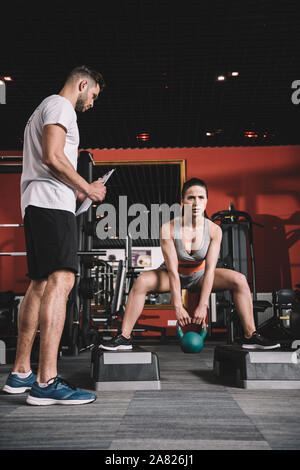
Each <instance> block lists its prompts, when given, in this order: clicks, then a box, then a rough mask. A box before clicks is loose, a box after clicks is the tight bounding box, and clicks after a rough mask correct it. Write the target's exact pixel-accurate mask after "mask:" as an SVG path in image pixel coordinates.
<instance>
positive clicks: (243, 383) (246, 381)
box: [213, 345, 300, 389]
mask: <svg viewBox="0 0 300 470" xmlns="http://www.w3.org/2000/svg"><path fill="white" fill-rule="evenodd" d="M213 367H214V373H215V374H216V376H217V377H218V378H219V379H220V380H221V382H223V383H224V384H226V385H231V386H237V387H240V388H247V389H300V349H296V350H294V349H289V350H286V349H285V350H282V349H276V350H260V349H251V350H249V349H243V348H242V347H241V346H238V345H223V346H221V345H219V346H216V348H215V351H214V366H213Z"/></svg>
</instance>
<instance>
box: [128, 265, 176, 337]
mask: <svg viewBox="0 0 300 470" xmlns="http://www.w3.org/2000/svg"><path fill="white" fill-rule="evenodd" d="M169 291H170V283H169V276H168V273H167V271H164V270H163V269H154V270H151V271H146V272H144V273H143V274H141V275H140V276H139V277H138V278H137V279H136V281H135V283H134V284H133V286H132V289H131V290H130V293H129V296H128V299H127V303H126V307H125V313H124V318H123V323H122V335H123V336H124V337H125V338H130V334H131V332H132V330H133V327H134V325H135V324H136V322H137V320H138V318H139V316H140V315H141V313H142V311H143V308H144V305H145V298H146V295H147V293H148V292H169Z"/></svg>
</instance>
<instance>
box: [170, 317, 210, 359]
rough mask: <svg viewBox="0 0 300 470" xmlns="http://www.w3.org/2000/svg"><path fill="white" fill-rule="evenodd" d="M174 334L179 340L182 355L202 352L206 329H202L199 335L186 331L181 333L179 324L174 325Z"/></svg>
mask: <svg viewBox="0 0 300 470" xmlns="http://www.w3.org/2000/svg"><path fill="white" fill-rule="evenodd" d="M176 332H177V336H178V338H179V340H180V347H181V349H182V351H183V352H184V353H190V354H195V353H199V352H201V351H202V349H203V346H204V339H205V337H206V335H207V328H206V327H205V328H203V329H202V330H201V332H200V333H197V332H196V331H188V332H187V333H185V334H184V333H183V331H182V329H181V327H180V325H179V323H178V322H177V323H176Z"/></svg>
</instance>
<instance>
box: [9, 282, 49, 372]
mask: <svg viewBox="0 0 300 470" xmlns="http://www.w3.org/2000/svg"><path fill="white" fill-rule="evenodd" d="M46 284H47V281H46V280H40V281H35V280H34V281H31V283H30V285H29V287H28V289H27V292H26V294H25V297H24V299H23V301H22V303H21V307H20V310H19V315H18V343H17V351H16V359H15V363H14V368H13V371H12V372H15V373H17V372H20V373H26V372H29V371H30V355H31V349H32V345H33V341H34V338H35V335H36V331H37V329H38V325H39V311H40V307H41V300H42V297H43V294H44V290H45V287H46Z"/></svg>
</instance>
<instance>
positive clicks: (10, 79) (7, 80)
mask: <svg viewBox="0 0 300 470" xmlns="http://www.w3.org/2000/svg"><path fill="white" fill-rule="evenodd" d="M2 80H4V81H5V82H12V81H13V79H12V77H10V76H6V77H2Z"/></svg>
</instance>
